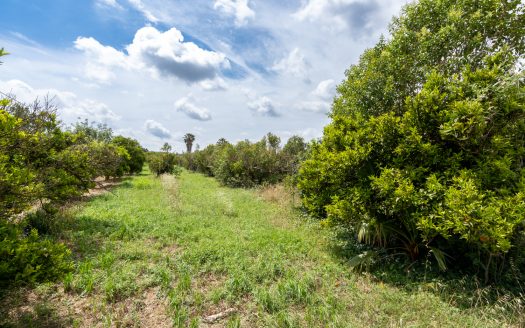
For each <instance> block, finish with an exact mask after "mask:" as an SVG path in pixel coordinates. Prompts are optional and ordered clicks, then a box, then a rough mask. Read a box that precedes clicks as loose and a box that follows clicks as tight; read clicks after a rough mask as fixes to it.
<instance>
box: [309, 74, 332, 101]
mask: <svg viewBox="0 0 525 328" xmlns="http://www.w3.org/2000/svg"><path fill="white" fill-rule="evenodd" d="M312 94H313V95H314V96H316V97H319V98H321V99H324V100H328V99H331V98H332V97H333V96H334V94H335V82H334V80H332V79H329V80H324V81H321V82H319V84H318V85H317V88H315V90H314V91H313V92H312Z"/></svg>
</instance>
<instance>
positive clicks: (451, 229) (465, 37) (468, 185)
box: [299, 0, 525, 280]
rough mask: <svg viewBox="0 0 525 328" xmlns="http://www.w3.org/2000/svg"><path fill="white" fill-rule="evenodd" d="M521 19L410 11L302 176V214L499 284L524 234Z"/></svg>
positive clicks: (341, 106) (341, 103) (486, 8)
mask: <svg viewBox="0 0 525 328" xmlns="http://www.w3.org/2000/svg"><path fill="white" fill-rule="evenodd" d="M523 9H524V6H523V4H521V3H520V1H505V2H500V1H490V0H485V1H476V2H475V5H474V2H473V1H470V0H463V1H451V0H444V1H430V0H421V1H419V2H418V3H415V4H411V5H408V6H406V7H405V9H404V13H403V15H402V16H401V17H400V18H398V19H396V20H394V23H393V24H392V30H391V33H392V39H391V40H390V41H386V40H381V41H380V42H379V43H378V44H377V45H376V46H375V47H374V48H372V49H370V50H367V51H366V52H365V53H364V54H363V55H362V57H361V59H360V61H359V63H358V64H357V65H355V66H352V67H350V69H349V70H348V71H347V72H346V75H347V80H346V81H344V82H343V83H342V84H341V85H340V86H339V87H338V96H337V97H336V99H335V101H334V104H333V109H332V112H331V118H332V122H331V123H330V124H329V125H328V126H327V127H326V128H325V130H324V135H323V139H322V141H321V142H319V143H315V144H313V145H312V150H311V153H310V155H309V157H308V159H307V160H306V161H305V162H304V164H303V165H302V168H301V170H300V174H299V189H300V191H301V193H302V196H303V203H304V205H305V207H306V208H307V209H308V210H309V211H310V212H311V213H312V214H314V215H316V216H318V217H321V218H326V220H327V222H330V223H333V224H341V225H345V226H348V227H350V228H351V229H353V231H354V233H355V236H356V237H357V238H358V239H359V240H360V241H363V242H368V243H371V244H374V245H380V246H387V247H395V248H399V247H400V248H402V249H404V250H405V252H406V253H407V254H408V255H409V257H410V258H411V259H412V260H415V259H418V258H420V257H421V256H422V255H424V254H428V253H429V252H431V253H432V254H433V255H434V256H435V257H436V259H438V262H440V263H441V264H443V263H444V261H443V260H444V258H445V256H446V255H445V254H448V255H449V257H447V259H448V260H449V261H450V262H451V263H454V264H455V265H457V266H458V267H459V266H462V267H466V268H474V269H475V270H479V269H481V270H482V271H483V272H484V274H485V280H488V278H489V276H492V277H497V276H498V274H497V273H498V272H501V270H502V269H503V268H506V267H507V264H508V262H506V261H505V259H506V258H505V254H506V253H508V252H509V251H510V250H512V249H513V248H514V247H516V244H515V242H514V241H515V240H516V236H517V234H519V233H520V231H521V230H522V229H523V228H524V225H525V221H524V218H525V168H524V166H523V163H524V158H525V139H524V138H523V136H524V135H525V109H524V108H525V88H524V87H523V85H524V84H523V81H524V73H523V71H522V69H521V68H520V66H519V64H518V59H519V58H523V54H524V48H525V44H524V42H525V40H524V39H523V37H520V36H519V35H521V36H522V35H523V33H524V31H525V24H524V22H525V19H524V13H523ZM480 27H482V28H480ZM442 266H443V265H442Z"/></svg>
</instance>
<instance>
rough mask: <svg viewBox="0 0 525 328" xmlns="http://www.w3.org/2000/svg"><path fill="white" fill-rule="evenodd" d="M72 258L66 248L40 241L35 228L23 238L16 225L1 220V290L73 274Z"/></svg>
mask: <svg viewBox="0 0 525 328" xmlns="http://www.w3.org/2000/svg"><path fill="white" fill-rule="evenodd" d="M70 255H71V252H70V251H69V250H68V249H67V247H66V246H65V245H63V244H57V243H55V242H53V241H50V240H46V239H42V238H40V237H39V236H38V233H37V231H36V230H34V229H33V230H31V231H30V232H29V234H28V235H27V236H24V235H23V234H22V233H21V231H20V230H19V228H18V227H17V226H15V225H13V224H10V223H7V222H5V221H4V220H2V221H0V258H1V259H2V260H1V261H0V287H6V286H7V285H9V284H11V283H34V282H45V281H52V280H55V279H58V278H60V277H61V276H63V275H64V274H65V273H67V272H70V271H72V269H73V262H72V261H71V257H70Z"/></svg>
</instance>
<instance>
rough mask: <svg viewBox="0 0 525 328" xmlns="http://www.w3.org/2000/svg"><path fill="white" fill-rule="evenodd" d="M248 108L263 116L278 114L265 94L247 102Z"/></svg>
mask: <svg viewBox="0 0 525 328" xmlns="http://www.w3.org/2000/svg"><path fill="white" fill-rule="evenodd" d="M248 108H250V109H251V110H252V111H254V112H255V113H257V114H260V115H263V116H271V117H277V116H280V115H279V113H278V112H277V111H276V110H275V105H274V104H273V102H272V100H271V99H270V98H268V97H266V96H263V97H259V98H258V99H256V100H254V101H252V102H249V103H248Z"/></svg>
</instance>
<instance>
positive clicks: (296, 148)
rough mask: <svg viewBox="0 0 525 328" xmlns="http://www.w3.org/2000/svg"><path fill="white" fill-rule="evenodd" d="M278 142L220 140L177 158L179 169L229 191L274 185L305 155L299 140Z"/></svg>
mask: <svg viewBox="0 0 525 328" xmlns="http://www.w3.org/2000/svg"><path fill="white" fill-rule="evenodd" d="M280 143H281V140H280V138H279V137H277V136H276V135H274V134H271V133H268V134H267V135H266V136H265V137H264V138H262V139H261V140H260V141H258V142H250V141H248V140H244V141H241V142H238V143H237V144H235V145H232V144H230V143H229V142H227V141H226V140H225V139H223V138H221V139H219V141H218V142H217V143H216V144H215V145H209V146H207V147H206V148H204V149H203V150H199V151H196V152H194V153H186V154H183V155H179V156H178V159H177V160H178V162H179V164H180V165H181V166H183V167H186V168H188V169H190V170H193V171H197V172H201V173H204V174H206V175H208V176H214V177H215V178H216V179H217V180H219V181H220V182H221V183H222V184H224V185H227V186H231V187H254V186H257V185H260V184H264V183H277V182H280V181H282V180H283V179H284V178H285V177H287V176H289V175H292V174H295V173H296V171H297V168H298V165H299V162H300V160H301V158H302V156H304V154H305V152H306V144H305V142H304V140H303V139H302V138H301V137H298V136H294V137H291V138H290V139H289V140H288V142H287V143H286V145H285V146H284V147H283V148H281V147H280Z"/></svg>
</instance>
